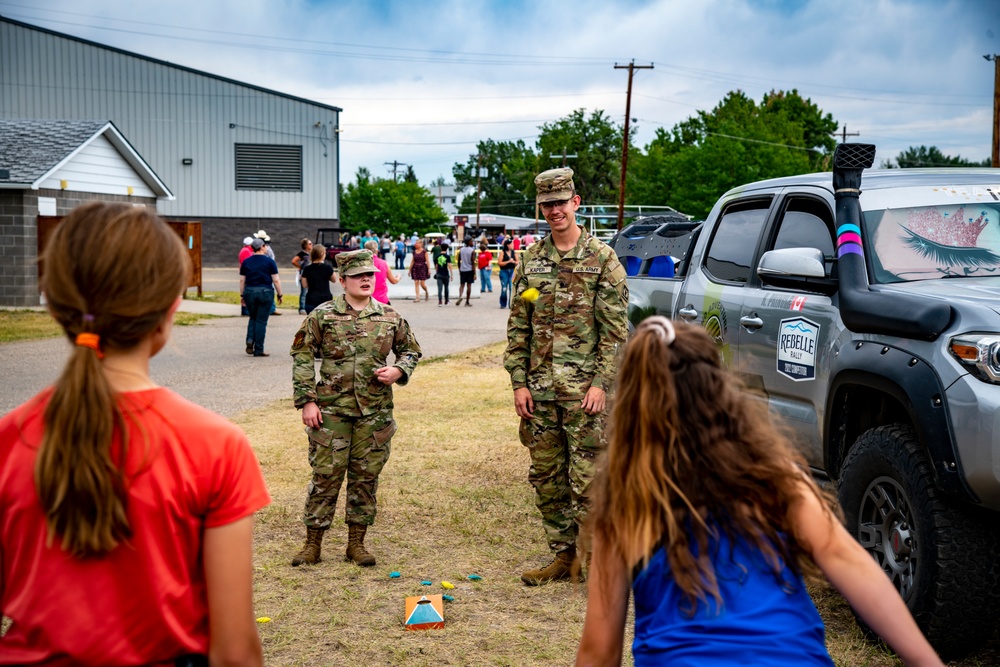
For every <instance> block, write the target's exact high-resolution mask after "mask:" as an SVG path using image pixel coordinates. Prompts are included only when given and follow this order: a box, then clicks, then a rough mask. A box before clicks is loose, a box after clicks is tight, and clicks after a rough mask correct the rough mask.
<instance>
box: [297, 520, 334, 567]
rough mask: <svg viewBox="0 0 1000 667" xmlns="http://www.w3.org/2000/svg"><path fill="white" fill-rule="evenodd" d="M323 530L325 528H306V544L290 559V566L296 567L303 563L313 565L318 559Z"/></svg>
mask: <svg viewBox="0 0 1000 667" xmlns="http://www.w3.org/2000/svg"><path fill="white" fill-rule="evenodd" d="M325 532H326V529H325V528H306V544H305V546H304V547H302V551H300V552H299V553H297V554H295V558H293V559H292V567H298V566H299V565H302V564H303V563H305V564H306V565H315V564H316V563H318V562H319V561H320V557H319V552H320V546H321V545H322V544H323V533H325Z"/></svg>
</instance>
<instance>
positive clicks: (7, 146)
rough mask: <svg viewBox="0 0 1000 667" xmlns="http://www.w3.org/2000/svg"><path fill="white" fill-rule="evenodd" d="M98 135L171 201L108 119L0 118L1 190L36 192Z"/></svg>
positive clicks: (159, 183) (158, 179) (155, 189)
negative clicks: (53, 173)
mask: <svg viewBox="0 0 1000 667" xmlns="http://www.w3.org/2000/svg"><path fill="white" fill-rule="evenodd" d="M99 135H104V136H105V137H106V138H107V139H108V141H110V142H111V145H112V146H114V147H115V148H116V149H117V150H118V152H119V153H120V154H121V156H122V158H123V159H124V160H125V161H126V162H128V164H129V165H130V166H131V167H132V169H134V170H135V172H136V174H138V175H139V177H140V178H142V180H143V181H145V182H146V184H147V185H149V187H150V188H151V189H152V190H153V191H154V192H155V193H156V195H157V196H158V197H166V198H167V199H173V198H174V195H173V193H172V192H170V190H169V188H167V186H166V185H165V184H164V183H163V181H161V180H160V177H159V176H157V175H156V173H155V172H154V171H153V169H152V168H151V167H150V166H149V164H147V163H146V161H145V160H143V159H142V156H141V155H139V153H137V152H136V150H135V148H133V147H132V144H130V143H129V142H128V140H127V139H126V138H125V137H124V136H123V135H122V133H121V132H119V131H118V128H116V127H115V124H114V123H112V122H111V121H108V120H104V121H100V120H33V119H0V170H8V171H9V175H8V177H7V178H2V179H0V188H2V189H12V188H13V189H20V188H25V189H27V188H31V189H37V188H38V184H39V183H40V182H41V181H42V180H43V179H44V178H45V177H47V176H48V175H49V174H50V173H51V172H53V171H54V170H55V169H56V168H57V167H61V166H62V165H63V164H64V163H65V162H67V161H68V160H69V159H70V158H71V157H73V156H74V155H75V154H76V153H77V151H79V150H80V149H81V148H82V147H83V146H84V145H86V144H88V143H90V142H91V141H92V140H93V139H94V138H95V137H97V136H99Z"/></svg>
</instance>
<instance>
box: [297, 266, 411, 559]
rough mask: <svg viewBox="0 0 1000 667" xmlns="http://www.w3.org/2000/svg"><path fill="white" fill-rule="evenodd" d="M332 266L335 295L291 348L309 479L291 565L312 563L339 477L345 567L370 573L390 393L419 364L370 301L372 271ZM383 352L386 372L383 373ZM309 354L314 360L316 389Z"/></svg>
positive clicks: (382, 308) (404, 329) (402, 324)
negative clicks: (390, 361)
mask: <svg viewBox="0 0 1000 667" xmlns="http://www.w3.org/2000/svg"><path fill="white" fill-rule="evenodd" d="M336 259H337V268H338V270H339V272H340V283H341V285H343V287H344V295H343V296H337V297H335V298H334V299H333V300H331V301H327V302H326V303H324V304H322V305H320V306H317V307H316V308H315V309H314V310H313V311H312V312H311V313H310V314H309V315H308V316H307V317H306V318H305V320H304V321H303V322H302V327H301V328H300V329H299V330H298V332H297V333H296V334H295V339H294V341H293V342H292V350H291V355H292V357H293V358H294V365H293V372H292V384H293V386H294V389H295V407H297V408H300V409H301V410H302V422H303V423H304V424H305V425H306V426H307V427H308V428H307V429H306V431H307V433H308V434H309V464H310V465H311V466H312V470H313V475H312V481H311V482H310V484H309V489H308V496H307V498H306V508H305V515H304V519H303V520H304V523H305V525H306V544H305V546H304V547H303V548H302V550H301V551H300V552H299V553H298V554H297V555H296V556H295V557H294V558H293V559H292V565H301V564H302V563H310V564H312V563H316V562H319V560H320V547H321V545H322V541H323V533H324V532H325V531H326V530H327V529H328V528H329V527H330V524H331V523H332V521H333V514H334V510H335V509H336V506H337V494H338V492H339V491H340V486H341V483H342V482H343V479H344V475H345V473H346V475H347V503H346V505H347V519H346V522H347V526H348V542H347V560H349V561H353V562H354V563H356V564H358V565H362V566H370V565H375V558H374V557H373V556H372V555H371V554H369V553H368V551H367V550H366V549H365V546H364V539H365V533H366V531H367V529H368V526H370V525H372V524H373V523H374V522H375V492H376V490H377V489H378V476H379V473H380V472H381V471H382V466H384V465H385V462H386V460H387V459H388V458H389V443H390V439H391V438H392V436H393V434H394V433H395V432H396V422H395V421H394V420H393V418H392V384H393V383H394V382H397V383H399V384H401V385H404V384H406V383H407V382H408V381H409V379H410V375H411V374H412V373H413V369H414V367H416V365H417V361H418V360H419V359H420V346H419V345H418V344H417V341H416V339H415V338H414V337H413V334H412V333H411V331H410V326H409V325H408V324H407V323H406V320H404V319H403V318H402V316H401V315H400V314H399V313H398V312H396V311H395V310H393V309H392V308H391V307H389V306H386V305H383V304H381V303H379V302H378V301H375V300H374V299H372V298H371V294H372V290H373V289H374V286H375V273H376V271H377V269H376V268H375V265H374V263H373V262H372V254H371V252H369V251H367V250H355V251H352V252H342V253H340V254H339V255H337V258H336ZM390 350H392V352H393V353H394V354H395V355H396V362H395V364H394V365H392V366H387V365H386V357H387V356H388V354H389V351H390ZM318 352H321V353H322V358H323V360H322V363H321V365H320V379H319V382H316V366H315V361H314V355H315V354H316V353H318Z"/></svg>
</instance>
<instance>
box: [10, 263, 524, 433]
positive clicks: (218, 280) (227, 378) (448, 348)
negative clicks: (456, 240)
mask: <svg viewBox="0 0 1000 667" xmlns="http://www.w3.org/2000/svg"><path fill="white" fill-rule="evenodd" d="M456 278H457V272H456ZM203 280H204V282H205V291H209V292H210V291H212V290H236V289H238V287H239V282H238V281H239V276H238V273H237V271H236V269H205V273H204V276H203ZM494 285H495V289H496V290H497V291H495V292H494V293H493V294H489V293H487V294H485V295H483V296H482V298H478V297H480V295H479V285H478V284H476V285H474V286H473V298H472V302H473V306H472V307H471V308H466V307H465V306H461V307H458V308H456V307H455V306H454V305H449V306H448V307H438V305H437V303H436V301H437V293H436V286H434V289H433V291H432V294H433V297H434V299H433V300H432V301H429V302H425V301H421V302H419V303H415V302H414V301H413V283H412V282H410V281H409V279H408V278H407V277H406V276H405V274H404V276H403V279H402V281H401V282H400V283H399V285H394V286H391V287H392V289H391V291H390V299H391V300H392V303H393V306H394V307H395V308H396V309H397V310H399V312H400V313H402V315H403V317H405V318H406V319H407V321H408V322H409V323H410V326H411V327H412V328H413V331H414V334H415V335H416V337H417V341H418V342H419V343H420V346H421V348H422V349H423V353H424V358H425V359H427V358H431V357H438V356H442V355H447V354H453V353H455V352H461V351H463V350H467V349H471V348H475V347H480V346H483V345H487V344H489V343H494V342H497V341H501V340H503V339H504V337H505V335H506V327H507V313H508V311H506V310H501V309H500V307H499V300H498V296H499V295H498V293H497V292H498V291H499V282H498V281H497V280H496V277H494ZM428 289H432V287H431V285H428ZM289 291H291V290H289ZM335 293H336V292H335ZM407 297H408V298H409V300H407ZM182 309H183V310H188V311H193V312H206V313H211V314H220V315H233V314H235V315H236V316H229V317H222V318H219V319H212V320H205V321H204V323H203V324H199V325H195V326H188V327H175V328H174V333H173V336H172V340H171V342H170V344H169V345H168V346H167V347H166V349H164V350H163V351H162V352H161V353H160V354H159V355H157V356H156V357H154V358H153V360H152V362H151V373H152V376H153V379H154V380H155V381H156V382H158V383H159V384H161V385H163V386H165V387H170V388H171V389H173V390H174V391H176V392H177V393H179V394H181V395H182V396H184V397H185V398H187V399H189V400H191V401H194V402H195V403H198V404H200V405H203V406H205V407H206V408H209V409H210V410H214V411H215V412H218V413H220V414H223V415H226V416H233V415H236V414H238V413H240V412H243V411H245V410H249V409H252V408H254V407H257V406H262V405H265V404H267V403H270V402H271V401H274V400H276V399H280V398H288V397H290V396H291V387H292V381H291V375H292V364H291V358H290V357H289V356H288V348H289V347H290V346H291V342H292V337H293V336H294V335H295V332H296V330H298V327H299V325H300V324H301V322H302V318H301V317H300V316H298V315H295V314H294V311H291V312H288V311H286V312H285V314H283V315H282V316H280V317H271V318H270V320H269V321H268V325H267V339H266V343H265V351H267V352H269V353H271V355H272V356H270V357H267V358H254V357H250V356H247V354H246V352H245V350H244V347H245V341H246V325H247V320H246V318H243V317H239V316H238V315H239V308H238V307H237V306H231V305H224V304H210V303H206V302H197V301H187V300H186V301H185V302H184V306H183V307H182ZM68 351H69V344H68V343H67V342H66V340H65V339H63V338H58V339H49V340H41V341H29V342H23V343H6V344H3V345H0V367H2V368H3V369H4V372H3V386H2V388H0V414H6V413H7V412H9V411H10V410H12V409H14V408H15V407H17V406H18V405H20V404H21V403H23V402H24V401H26V400H27V399H29V398H31V396H33V395H34V394H36V393H37V392H38V391H40V390H41V389H43V388H44V387H45V386H47V385H49V384H51V383H52V382H53V381H54V380H55V379H56V377H57V376H58V375H59V372H60V370H61V369H62V366H63V363H64V362H65V358H66V354H67V353H68ZM416 372H417V373H419V372H420V368H419V366H418V367H417V371H416ZM404 391H405V389H404Z"/></svg>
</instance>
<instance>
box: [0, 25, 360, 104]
mask: <svg viewBox="0 0 1000 667" xmlns="http://www.w3.org/2000/svg"><path fill="white" fill-rule="evenodd" d="M0 21H2V22H4V23H10V24H11V25H17V26H21V27H22V28H29V29H31V30H37V31H38V32H44V33H47V34H49V35H55V36H57V37H63V38H65V39H70V40H73V41H74V42H79V43H81V44H89V45H90V46H96V47H98V48H101V49H105V50H107V51H113V52H114V53H122V54H124V55H126V56H132V57H133V58H139V59H140V60H145V61H147V62H151V63H157V64H158V65H166V66H167V67H172V68H174V69H177V70H181V71H183V72H190V73H192V74H198V75H200V76H205V77H208V78H210V79H216V80H217V81H225V82H226V83H232V84H235V85H237V86H243V87H244V88H250V89H251V90H257V91H260V92H262V93H267V94H269V95H276V96H278V97H284V98H286V99H289V100H295V101H296V102H302V103H304V104H311V105H312V106H314V107H320V108H323V109H329V110H331V111H336V112H338V113H339V112H341V111H343V109H341V108H340V107H335V106H332V105H330V104H322V103H321V102H315V101H313V100H309V99H306V98H304V97H297V96H295V95H289V94H288V93H280V92H278V91H277V90H271V89H269V88H262V87H260V86H255V85H253V84H250V83H244V82H243V81H237V80H236V79H229V78H227V77H224V76H219V75H218V74H211V73H209V72H203V71H201V70H198V69H194V68H193V67H185V66H184V65H177V64H175V63H172V62H168V61H166V60H159V59H158V58H151V57H149V56H144V55H142V54H141V53H136V52H134V51H126V50H125V49H119V48H116V47H114V46H108V45H107V44H101V43H100V42H92V41H90V40H89V39H83V38H82V37H74V36H73V35H68V34H66V33H64V32H56V31H55V30H49V29H48V28H42V27H40V26H37V25H32V24H30V23H24V22H22V21H17V20H14V19H12V18H8V17H6V16H3V15H0Z"/></svg>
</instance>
